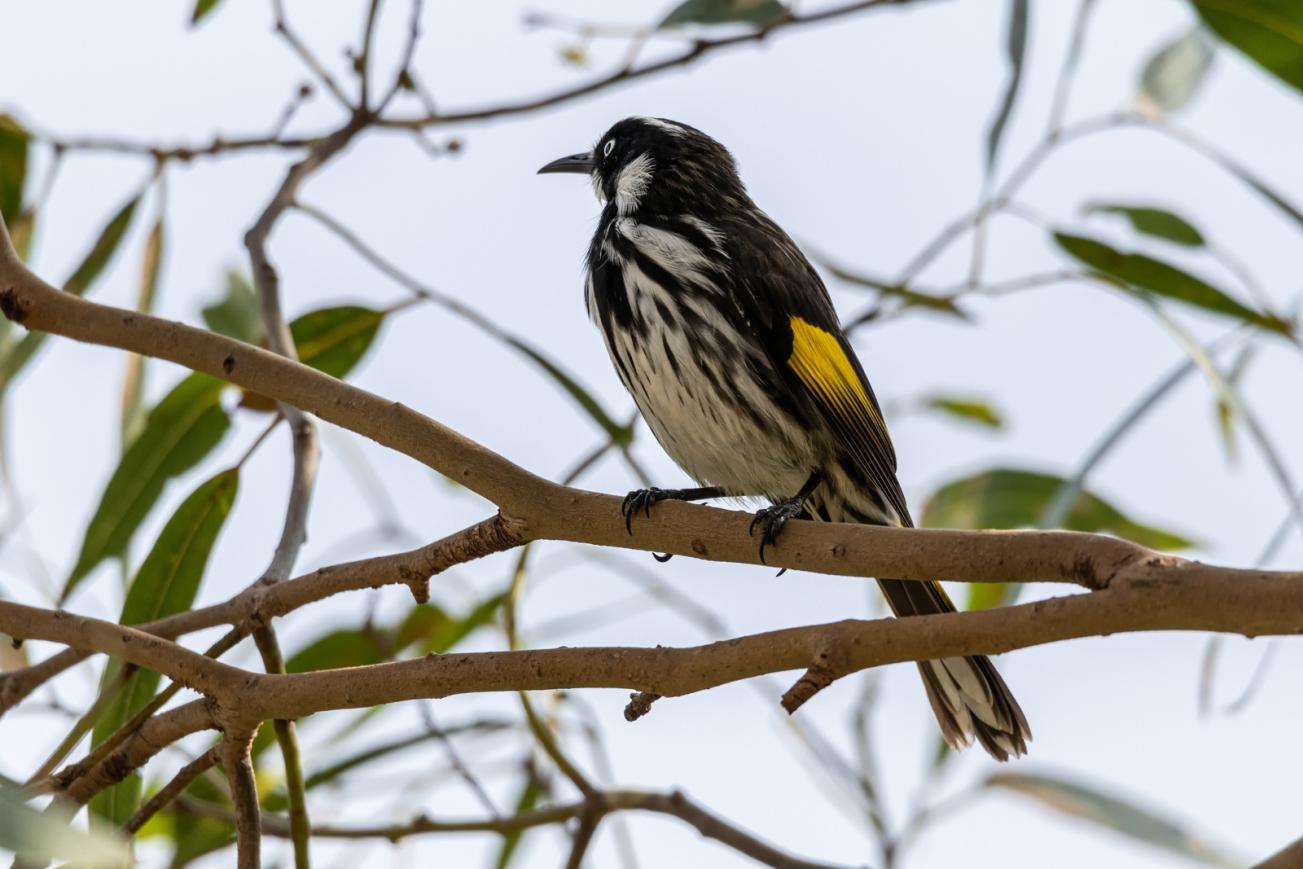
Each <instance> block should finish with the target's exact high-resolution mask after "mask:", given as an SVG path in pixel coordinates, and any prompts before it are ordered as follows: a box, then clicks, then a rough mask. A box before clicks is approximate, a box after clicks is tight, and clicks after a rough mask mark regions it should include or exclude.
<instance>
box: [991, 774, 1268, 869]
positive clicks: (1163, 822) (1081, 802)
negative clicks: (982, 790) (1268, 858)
mask: <svg viewBox="0 0 1303 869" xmlns="http://www.w3.org/2000/svg"><path fill="white" fill-rule="evenodd" d="M986 786H987V787H989V788H1003V789H1005V790H1010V791H1013V792H1015V793H1019V794H1022V795H1023V796H1027V797H1031V798H1032V799H1034V800H1036V801H1038V802H1039V803H1041V804H1042V805H1044V806H1046V807H1047V808H1050V809H1053V810H1054V811H1056V812H1059V813H1060V814H1064V815H1067V816H1069V817H1073V818H1079V819H1081V820H1084V821H1090V822H1091V823H1094V824H1098V825H1100V826H1102V827H1105V828H1107V829H1110V830H1112V831H1113V832H1115V833H1119V834H1121V835H1123V836H1126V837H1128V838H1131V839H1134V840H1136V841H1138V842H1144V843H1145V844H1147V845H1152V846H1154V847H1155V848H1161V849H1163V850H1165V851H1168V852H1170V853H1173V854H1178V855H1180V856H1182V857H1187V858H1189V859H1191V860H1196V861H1198V862H1200V863H1204V864H1206V865H1209V866H1245V865H1247V863H1246V862H1245V861H1244V860H1243V859H1241V858H1232V857H1231V856H1229V855H1228V854H1227V853H1226V852H1225V851H1223V850H1221V849H1220V848H1218V847H1216V846H1214V845H1212V844H1211V843H1209V842H1207V841H1205V840H1204V839H1202V838H1201V837H1200V836H1199V834H1198V833H1197V832H1195V831H1194V830H1192V829H1189V828H1186V827H1183V826H1181V825H1180V824H1178V823H1176V822H1174V821H1172V820H1170V819H1168V818H1165V817H1163V816H1162V815H1160V814H1158V813H1156V812H1153V811H1151V810H1149V809H1145V808H1142V807H1140V806H1138V805H1136V804H1134V803H1132V802H1129V801H1127V800H1124V799H1122V798H1120V797H1118V796H1115V795H1113V794H1108V793H1105V792H1103V791H1100V790H1097V789H1095V788H1093V787H1089V786H1087V785H1084V784H1081V783H1079V782H1074V781H1069V780H1067V779H1063V778H1060V777H1058V776H1049V775H1043V774H1042V775H1037V774H1032V773H1013V772H1002V773H994V774H992V775H990V776H988V777H987V779H986Z"/></svg>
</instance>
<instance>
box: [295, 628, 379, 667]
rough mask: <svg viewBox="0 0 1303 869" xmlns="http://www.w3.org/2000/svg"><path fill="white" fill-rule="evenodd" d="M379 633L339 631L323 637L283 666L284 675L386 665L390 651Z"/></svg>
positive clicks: (301, 650) (363, 630)
mask: <svg viewBox="0 0 1303 869" xmlns="http://www.w3.org/2000/svg"><path fill="white" fill-rule="evenodd" d="M388 639H389V638H388V637H386V636H385V631H383V630H382V629H375V628H372V629H362V628H358V629H340V630H334V631H331V632H329V633H327V634H323V635H322V636H320V637H318V638H317V639H315V640H313V641H312V642H311V643H309V644H308V645H307V646H305V647H304V648H302V649H300V650H299V651H298V652H296V653H294V654H293V655H292V656H291V657H290V659H289V660H288V661H286V662H285V672H287V673H309V672H312V671H314V670H335V669H338V668H340V667H360V666H362V665H364V664H379V663H380V662H381V661H387V660H388V659H389V658H390V657H392V654H393V652H394V651H396V650H394V649H393V648H392V646H391V645H390V644H389V643H388V642H387V640H388Z"/></svg>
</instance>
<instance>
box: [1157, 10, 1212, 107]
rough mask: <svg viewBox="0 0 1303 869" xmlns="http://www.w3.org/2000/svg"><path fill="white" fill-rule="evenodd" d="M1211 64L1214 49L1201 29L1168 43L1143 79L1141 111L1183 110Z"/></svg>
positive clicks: (1195, 29) (1193, 30)
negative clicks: (1151, 109)
mask: <svg viewBox="0 0 1303 869" xmlns="http://www.w3.org/2000/svg"><path fill="white" fill-rule="evenodd" d="M1212 61H1213V48H1212V45H1211V44H1210V43H1209V42H1208V38H1207V37H1206V36H1205V35H1204V33H1203V30H1202V29H1200V28H1198V27H1195V28H1193V29H1191V30H1190V31H1189V32H1187V33H1185V34H1184V35H1183V36H1179V37H1177V38H1176V39H1174V40H1172V41H1171V42H1169V43H1168V44H1167V45H1165V46H1164V47H1163V48H1162V49H1160V50H1159V52H1158V53H1157V54H1155V55H1154V56H1153V57H1152V58H1150V59H1149V63H1147V64H1145V70H1144V72H1143V73H1141V75H1140V93H1139V97H1140V103H1141V106H1142V108H1146V109H1147V108H1149V107H1153V108H1155V109H1157V110H1158V111H1160V112H1165V113H1169V114H1170V113H1171V112H1175V111H1177V110H1179V109H1181V108H1183V107H1184V106H1185V104H1186V103H1188V102H1189V101H1190V99H1191V98H1192V97H1193V96H1194V95H1195V92H1196V91H1198V90H1199V85H1200V84H1202V83H1203V79H1204V76H1205V75H1206V74H1207V72H1208V68H1209V66H1211V65H1212Z"/></svg>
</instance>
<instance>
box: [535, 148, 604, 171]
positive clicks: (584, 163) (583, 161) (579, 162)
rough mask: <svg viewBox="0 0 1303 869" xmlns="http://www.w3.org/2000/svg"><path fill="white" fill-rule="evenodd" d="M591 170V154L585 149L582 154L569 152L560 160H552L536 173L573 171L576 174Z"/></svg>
mask: <svg viewBox="0 0 1303 869" xmlns="http://www.w3.org/2000/svg"><path fill="white" fill-rule="evenodd" d="M592 171H593V155H592V154H591V153H589V152H587V151H585V152H584V153H582V154H571V155H570V156H569V157H562V158H561V159H560V160H553V161H552V162H551V163H548V164H547V165H546V166H544V167H543V168H542V169H539V170H538V174H540V175H545V174H547V173H548V172H574V173H576V174H583V175H586V174H588V173H589V172H592Z"/></svg>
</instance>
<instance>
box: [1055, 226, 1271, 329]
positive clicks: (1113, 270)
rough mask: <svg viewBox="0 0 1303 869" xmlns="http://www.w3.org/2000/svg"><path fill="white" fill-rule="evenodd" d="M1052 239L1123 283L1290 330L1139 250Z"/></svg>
mask: <svg viewBox="0 0 1303 869" xmlns="http://www.w3.org/2000/svg"><path fill="white" fill-rule="evenodd" d="M1054 240H1055V241H1056V242H1058V245H1059V247H1061V248H1062V249H1063V250H1064V251H1065V252H1066V253H1068V254H1069V255H1070V256H1072V257H1073V258H1074V259H1076V260H1078V261H1079V262H1082V263H1084V264H1085V265H1087V266H1089V267H1090V268H1092V269H1094V270H1095V271H1097V272H1099V273H1100V274H1102V275H1105V276H1107V277H1110V278H1114V279H1115V280H1116V281H1120V282H1121V283H1122V284H1123V285H1125V286H1129V287H1138V288H1140V289H1142V290H1148V291H1149V292H1151V293H1154V294H1155V295H1159V296H1163V297H1165V298H1169V299H1174V300H1176V301H1179V302H1184V303H1186V304H1188V305H1193V306H1195V307H1198V308H1203V309H1204V310H1206V311H1212V312H1214V313H1218V314H1225V315H1227V316H1231V317H1235V318H1237V319H1240V320H1243V321H1244V322H1246V323H1251V324H1253V325H1255V326H1259V327H1261V328H1263V329H1267V330H1270V331H1272V332H1280V333H1282V334H1285V335H1289V334H1292V327H1291V326H1290V324H1289V323H1286V322H1285V321H1284V320H1282V319H1280V318H1279V317H1276V316H1274V315H1271V314H1265V313H1262V312H1261V311H1255V310H1253V309H1252V308H1249V307H1246V306H1245V305H1243V304H1241V303H1239V302H1237V301H1236V300H1235V299H1232V298H1231V297H1230V296H1228V295H1226V294H1225V293H1223V292H1222V291H1221V290H1219V289H1217V288H1216V287H1214V286H1212V285H1211V284H1208V283H1205V282H1204V281H1202V280H1200V279H1199V278H1196V277H1195V276H1193V275H1191V274H1189V273H1188V272H1183V271H1181V270H1180V269H1178V268H1176V267H1175V266H1171V265H1168V264H1167V263H1165V262H1161V261H1159V260H1156V259H1153V258H1152V257H1148V256H1145V255H1144V254H1140V253H1121V252H1120V251H1117V250H1115V249H1113V248H1111V247H1109V246H1108V245H1106V244H1104V243H1103V242H1100V241H1096V240H1094V239H1090V238H1083V237H1081V236H1076V235H1068V234H1066V233H1061V232H1056V233H1055V234H1054Z"/></svg>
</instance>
